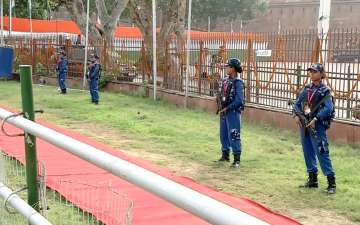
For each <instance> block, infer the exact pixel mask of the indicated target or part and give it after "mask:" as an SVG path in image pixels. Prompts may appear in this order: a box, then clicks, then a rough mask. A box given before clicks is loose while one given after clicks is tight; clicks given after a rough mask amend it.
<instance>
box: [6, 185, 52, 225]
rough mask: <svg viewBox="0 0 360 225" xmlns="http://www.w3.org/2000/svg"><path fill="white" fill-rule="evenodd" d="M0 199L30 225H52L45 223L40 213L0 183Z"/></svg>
mask: <svg viewBox="0 0 360 225" xmlns="http://www.w3.org/2000/svg"><path fill="white" fill-rule="evenodd" d="M0 198H2V199H4V204H8V205H10V206H11V207H13V208H14V209H15V210H16V211H17V212H18V213H20V214H21V215H22V216H23V217H25V218H26V219H27V221H28V222H29V223H30V224H32V225H52V223H50V222H49V221H47V220H46V219H45V218H44V217H43V216H42V215H41V214H40V213H38V212H37V211H36V210H35V209H33V208H32V207H31V206H29V205H28V204H27V203H26V202H25V201H24V200H22V199H21V198H20V197H19V196H18V195H16V194H14V192H13V191H12V190H11V189H10V188H8V187H7V186H5V184H3V183H1V182H0Z"/></svg>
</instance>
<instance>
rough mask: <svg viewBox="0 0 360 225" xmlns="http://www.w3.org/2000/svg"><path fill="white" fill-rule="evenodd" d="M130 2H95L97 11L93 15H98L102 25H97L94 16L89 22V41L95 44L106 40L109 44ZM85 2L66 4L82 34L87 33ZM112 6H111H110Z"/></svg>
mask: <svg viewBox="0 0 360 225" xmlns="http://www.w3.org/2000/svg"><path fill="white" fill-rule="evenodd" d="M128 1H129V0H114V1H110V0H95V8H96V11H95V10H93V9H92V10H91V12H92V14H97V16H98V17H99V18H100V21H101V24H97V16H92V17H91V18H92V19H91V20H90V21H89V39H90V40H91V41H93V42H95V41H98V40H101V39H105V40H107V41H108V42H109V43H110V41H111V40H112V37H113V33H114V31H115V29H116V28H117V23H118V21H119V18H120V15H121V13H122V12H123V10H124V9H125V7H126V5H127V4H128ZM85 2H86V1H85V0H72V1H66V2H65V3H64V4H65V6H66V8H67V10H68V11H69V12H70V14H71V15H72V19H73V20H74V21H75V22H76V23H77V25H78V26H79V28H80V30H81V32H82V33H83V34H85V33H86V6H84V5H85ZM110 5H111V6H110Z"/></svg>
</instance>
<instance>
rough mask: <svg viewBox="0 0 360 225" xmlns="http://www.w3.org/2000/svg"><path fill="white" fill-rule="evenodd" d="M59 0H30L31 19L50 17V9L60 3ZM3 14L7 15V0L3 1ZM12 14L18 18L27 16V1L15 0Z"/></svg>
mask: <svg viewBox="0 0 360 225" xmlns="http://www.w3.org/2000/svg"><path fill="white" fill-rule="evenodd" d="M60 2H61V1H60V0H33V1H32V2H31V14H32V15H31V16H32V18H33V19H46V18H49V17H50V11H54V10H56V9H57V8H58V6H59V5H60ZM4 15H9V1H4ZM13 16H14V17H20V18H28V17H29V1H28V0H16V1H15V7H13Z"/></svg>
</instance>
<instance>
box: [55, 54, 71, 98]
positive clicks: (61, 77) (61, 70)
mask: <svg viewBox="0 0 360 225" xmlns="http://www.w3.org/2000/svg"><path fill="white" fill-rule="evenodd" d="M59 55H60V59H59V61H58V62H57V65H56V71H57V72H58V83H59V88H60V91H61V92H60V93H61V94H66V77H67V73H68V66H69V62H68V60H67V58H66V52H65V51H61V52H60V53H59Z"/></svg>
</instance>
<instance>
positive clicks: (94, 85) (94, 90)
mask: <svg viewBox="0 0 360 225" xmlns="http://www.w3.org/2000/svg"><path fill="white" fill-rule="evenodd" d="M90 61H91V63H90V65H89V67H88V69H89V80H90V95H91V102H92V103H94V104H96V105H97V104H99V93H98V89H99V79H100V72H101V65H100V63H99V56H97V55H93V56H92V57H91V59H90Z"/></svg>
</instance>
